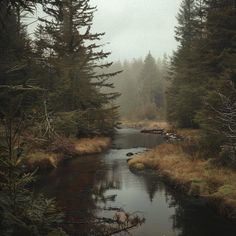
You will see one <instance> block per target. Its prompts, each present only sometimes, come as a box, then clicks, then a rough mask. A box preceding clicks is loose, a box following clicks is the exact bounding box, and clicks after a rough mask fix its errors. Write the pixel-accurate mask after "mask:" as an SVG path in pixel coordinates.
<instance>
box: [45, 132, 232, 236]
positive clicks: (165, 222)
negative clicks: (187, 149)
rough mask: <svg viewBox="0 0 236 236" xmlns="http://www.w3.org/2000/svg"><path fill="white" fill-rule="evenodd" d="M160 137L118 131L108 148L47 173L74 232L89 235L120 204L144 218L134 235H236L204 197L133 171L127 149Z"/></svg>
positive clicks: (51, 190) (141, 146) (49, 186)
mask: <svg viewBox="0 0 236 236" xmlns="http://www.w3.org/2000/svg"><path fill="white" fill-rule="evenodd" d="M161 142H163V140H162V138H161V137H160V136H157V135H148V134H141V133H140V132H139V131H137V130H132V129H129V130H125V129H124V130H120V131H119V134H118V135H117V136H116V138H115V140H114V144H113V148H112V149H111V150H110V151H108V152H107V153H105V154H102V155H96V156H86V157H83V158H78V159H74V160H71V161H69V162H68V163H66V164H65V165H64V166H63V167H60V168H58V169H56V170H54V171H53V172H52V173H51V174H50V175H49V176H45V178H44V180H42V182H41V183H42V188H43V189H44V191H45V192H46V193H47V194H48V195H49V196H53V197H57V199H58V200H59V203H60V205H61V206H62V207H63V208H64V209H65V212H66V217H67V220H68V221H69V222H74V223H75V224H72V225H69V226H68V229H69V230H70V232H74V233H73V235H87V234H88V230H89V229H93V228H94V221H92V220H94V219H95V218H97V219H101V218H102V217H112V215H113V214H114V213H115V212H117V211H119V210H120V211H121V210H122V209H124V210H125V211H127V212H138V214H140V215H143V216H144V217H145V218H146V222H145V224H144V225H142V226H141V227H139V228H137V229H135V230H133V231H132V233H133V235H134V236H143V235H145V236H163V235H165V236H199V235H201V236H213V235H214V236H221V235H227V236H233V235H236V229H235V224H233V223H232V222H229V221H226V220H224V219H222V218H220V217H218V216H216V214H215V212H214V211H213V210H212V209H210V208H209V207H207V206H206V205H205V204H204V203H203V202H201V201H200V200H197V199H196V200H194V201H193V200H192V199H188V198H186V197H184V196H183V195H181V194H179V193H177V192H176V191H175V190H173V189H172V188H170V187H168V185H166V184H164V182H163V181H162V180H161V179H160V178H158V177H156V176H155V175H152V174H149V175H137V174H134V173H132V172H130V170H129V169H128V167H127V162H126V159H127V156H126V154H127V153H128V152H133V153H137V152H140V151H143V150H144V149H145V148H151V147H152V146H154V145H156V144H158V143H161ZM89 222H91V223H89ZM78 232H80V233H78ZM118 235H119V234H118Z"/></svg>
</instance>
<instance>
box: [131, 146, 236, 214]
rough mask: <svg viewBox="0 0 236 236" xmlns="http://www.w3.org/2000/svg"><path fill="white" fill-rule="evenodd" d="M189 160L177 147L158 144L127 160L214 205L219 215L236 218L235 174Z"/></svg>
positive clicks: (199, 160)
mask: <svg viewBox="0 0 236 236" xmlns="http://www.w3.org/2000/svg"><path fill="white" fill-rule="evenodd" d="M211 163H212V161H207V160H202V159H197V158H193V157H192V156H190V155H189V154H187V153H186V152H184V151H183V149H182V147H181V145H178V144H162V145H160V146H158V147H156V148H155V149H153V150H151V151H149V152H147V153H144V154H141V155H139V156H137V157H135V158H134V159H132V160H130V161H129V166H130V168H133V169H135V170H145V169H152V170H155V171H157V173H159V174H160V175H162V176H165V177H167V179H168V180H169V181H170V182H172V183H175V184H176V186H179V188H180V189H182V190H183V191H184V192H185V193H187V194H189V195H193V196H200V197H204V198H206V199H208V200H210V201H211V202H213V203H216V205H217V207H219V209H220V211H221V213H223V214H224V215H227V216H228V217H231V218H233V217H236V172H235V171H233V170H229V169H226V168H223V167H217V166H214V165H213V164H211Z"/></svg>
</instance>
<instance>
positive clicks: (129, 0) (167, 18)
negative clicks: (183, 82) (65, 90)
mask: <svg viewBox="0 0 236 236" xmlns="http://www.w3.org/2000/svg"><path fill="white" fill-rule="evenodd" d="M180 2H181V0H91V5H92V6H94V5H95V6H97V8H98V10H97V12H96V13H95V17H94V26H93V31H94V32H97V33H100V32H105V33H106V35H105V36H104V37H103V38H102V43H109V44H108V45H106V46H105V47H104V49H105V50H107V51H111V52H112V55H111V57H110V58H111V59H112V60H124V59H132V58H139V57H145V55H146V54H147V53H148V51H149V50H150V51H151V52H152V54H153V56H155V57H156V58H157V57H162V56H163V54H164V53H167V54H168V55H171V53H172V51H173V50H175V48H176V46H177V43H176V41H175V39H174V27H175V26H176V24H177V20H176V15H177V13H178V9H179V6H180ZM38 15H40V16H43V15H45V13H43V12H42V10H40V9H39V11H38ZM35 26H36V24H35V25H34V24H33V25H31V26H30V31H31V32H32V31H33V29H34V28H35Z"/></svg>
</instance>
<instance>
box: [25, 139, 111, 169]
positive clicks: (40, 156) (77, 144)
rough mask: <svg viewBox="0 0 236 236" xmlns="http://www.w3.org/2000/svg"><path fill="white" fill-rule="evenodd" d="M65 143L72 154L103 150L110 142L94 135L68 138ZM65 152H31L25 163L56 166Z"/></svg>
mask: <svg viewBox="0 0 236 236" xmlns="http://www.w3.org/2000/svg"><path fill="white" fill-rule="evenodd" d="M65 141H66V143H69V144H71V147H73V149H75V153H74V156H81V155H90V154H96V153H100V152H102V151H104V150H105V149H106V148H107V147H108V146H109V145H110V143H111V139H110V138H107V137H95V138H91V139H89V138H84V139H68V140H65ZM65 155H66V153H59V152H56V153H53V152H50V153H49V152H45V151H42V150H40V151H39V150H38V151H34V152H31V153H30V154H29V155H28V156H27V158H26V164H27V165H28V166H29V167H30V168H36V167H39V168H40V169H48V168H56V167H57V166H58V165H59V164H60V163H61V161H62V160H63V159H64V158H65Z"/></svg>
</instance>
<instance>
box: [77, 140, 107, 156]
mask: <svg viewBox="0 0 236 236" xmlns="http://www.w3.org/2000/svg"><path fill="white" fill-rule="evenodd" d="M72 142H73V144H74V145H75V150H76V151H77V153H78V155H88V154H96V153H100V152H102V151H103V150H105V149H106V148H107V147H108V146H109V145H110V144H111V139H110V138H107V137H95V138H92V139H89V138H84V139H74V140H72Z"/></svg>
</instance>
